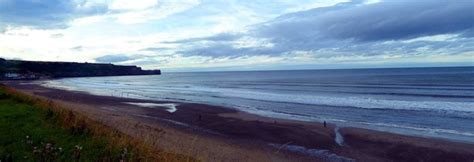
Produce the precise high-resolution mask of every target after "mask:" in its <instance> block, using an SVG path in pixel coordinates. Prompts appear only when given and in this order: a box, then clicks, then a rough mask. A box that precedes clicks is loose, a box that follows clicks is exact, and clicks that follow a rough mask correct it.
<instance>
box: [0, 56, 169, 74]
mask: <svg viewBox="0 0 474 162" xmlns="http://www.w3.org/2000/svg"><path fill="white" fill-rule="evenodd" d="M0 74H1V78H3V79H14V78H13V77H15V78H17V79H38V78H60V77H91V76H121V75H160V74H161V71H160V70H142V69H141V68H140V67H137V66H122V65H113V64H95V63H75V62H37V61H16V60H4V59H0Z"/></svg>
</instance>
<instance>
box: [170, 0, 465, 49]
mask: <svg viewBox="0 0 474 162" xmlns="http://www.w3.org/2000/svg"><path fill="white" fill-rule="evenodd" d="M362 2H363V1H352V2H348V3H341V4H338V5H335V6H332V7H325V8H316V9H311V10H307V11H302V12H295V13H290V14H286V15H282V16H280V17H277V18H275V19H274V20H271V21H268V22H265V23H261V24H256V25H254V26H251V27H250V28H251V30H250V31H249V32H247V33H244V34H231V33H223V34H218V35H215V36H211V37H203V38H191V39H185V40H179V41H175V42H173V43H179V44H181V45H182V46H184V50H180V51H177V53H180V54H182V55H198V56H212V57H229V56H231V57H236V56H243V55H283V54H288V53H292V52H295V51H310V52H328V53H331V54H332V55H331V56H341V55H358V56H373V55H381V54H399V55H415V54H419V53H420V52H419V51H418V49H419V48H427V49H430V50H433V51H435V52H438V53H439V52H440V51H441V52H442V53H444V54H459V53H462V52H468V51H469V50H471V51H472V48H469V46H471V45H473V44H474V43H473V42H474V38H473V36H474V34H473V33H474V10H472V8H474V3H472V1H467V0H466V1H463V0H461V1H445V0H439V1H438V0H423V1H407V0H397V1H395V0H388V1H383V2H380V3H376V4H369V5H365V4H362ZM439 34H456V35H459V36H458V37H456V38H453V39H452V40H449V41H437V42H436V41H417V42H412V43H406V42H403V40H409V39H413V38H418V37H423V36H433V35H439ZM242 37H251V38H255V39H266V40H270V41H271V43H273V44H274V46H273V47H268V48H266V47H265V48H262V47H248V48H238V47H234V46H233V45H232V42H233V41H235V40H237V39H239V38H242ZM202 42H207V43H202ZM388 42H392V43H388ZM425 53H426V52H425ZM428 54H429V53H428ZM320 55H324V54H320ZM324 56H325V57H331V56H329V55H324Z"/></svg>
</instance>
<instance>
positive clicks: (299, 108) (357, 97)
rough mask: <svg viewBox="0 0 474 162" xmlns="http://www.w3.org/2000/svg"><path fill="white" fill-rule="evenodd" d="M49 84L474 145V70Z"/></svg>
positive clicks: (177, 76) (177, 75)
mask: <svg viewBox="0 0 474 162" xmlns="http://www.w3.org/2000/svg"><path fill="white" fill-rule="evenodd" d="M41 84H42V85H44V86H48V87H53V88H59V89H66V90H75V91H82V92H87V93H91V94H95V95H105V96H118V97H129V98H139V99H148V100H159V101H169V102H189V103H203V104H210V105H218V106H224V107H227V108H232V109H237V110H241V111H245V112H249V113H253V114H258V115H263V116H268V117H274V118H284V119H294V120H301V121H317V122H322V121H326V122H328V123H333V124H336V125H337V126H338V127H358V128H367V129H372V130H379V131H386V132H392V133H398V134H405V135H415V136H423V137H435V138H444V139H449V140H455V141H461V142H469V143H474V67H436V68H385V69H337V70H288V71H232V72H174V73H171V72H169V73H167V72H163V73H162V75H152V76H118V77H84V78H64V79H56V80H48V81H43V82H42V83H41ZM178 111H179V109H178Z"/></svg>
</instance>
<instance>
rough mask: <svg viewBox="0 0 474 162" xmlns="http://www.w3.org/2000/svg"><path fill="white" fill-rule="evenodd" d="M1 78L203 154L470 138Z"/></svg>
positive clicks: (443, 143)
mask: <svg viewBox="0 0 474 162" xmlns="http://www.w3.org/2000/svg"><path fill="white" fill-rule="evenodd" d="M3 83H4V84H6V85H7V86H9V87H12V88H15V89H17V90H18V91H20V92H23V93H26V94H29V95H34V96H38V97H40V98H44V99H46V100H52V101H53V102H55V103H57V104H60V105H62V106H63V107H65V108H68V109H71V110H73V111H77V112H80V113H83V114H84V115H87V116H88V117H90V118H91V119H94V120H97V121H99V122H102V123H104V124H106V125H108V126H110V127H113V128H116V129H117V130H119V131H122V132H124V133H126V134H128V135H131V136H132V137H135V138H139V139H143V140H144V141H146V142H148V143H150V144H152V145H153V146H154V147H156V148H157V149H161V150H166V151H172V152H177V153H180V154H184V155H189V156H192V157H195V158H197V159H200V160H203V161H351V160H355V161H469V162H471V161H473V160H474V144H469V143H461V142H454V141H447V140H442V139H434V138H422V137H413V136H405V135H398V134H392V133H386V132H379V131H372V130H366V129H360V128H340V129H339V128H338V129H336V128H335V126H334V125H332V124H330V123H328V125H327V126H326V127H324V125H323V124H322V123H317V122H302V121H293V120H283V119H274V118H268V117H262V116H258V115H252V114H248V113H245V112H239V111H236V110H234V109H230V108H224V107H219V106H212V105H205V104H195V103H177V102H166V101H152V100H140V99H130V98H119V97H110V96H97V95H91V94H87V93H82V92H75V91H65V90H59V89H53V88H47V87H43V86H40V85H38V84H34V82H26V81H8V82H3ZM336 130H338V132H339V134H336ZM336 137H337V138H336ZM336 139H338V140H336ZM324 150H326V151H324Z"/></svg>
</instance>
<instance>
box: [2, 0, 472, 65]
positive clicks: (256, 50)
mask: <svg viewBox="0 0 474 162" xmlns="http://www.w3.org/2000/svg"><path fill="white" fill-rule="evenodd" d="M0 57H3V58H7V59H22V60H39V61H76V62H104V63H114V64H125V65H128V64H134V65H139V66H142V67H144V68H147V69H153V68H161V69H164V70H168V71H207V70H269V69H321V68H367V67H413V66H465V65H474V1H473V0H456V1H454V0H416V1H415V0H353V1H350V0H331V1H329V0H248V1H244V0H133V1H132V0H0Z"/></svg>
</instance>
